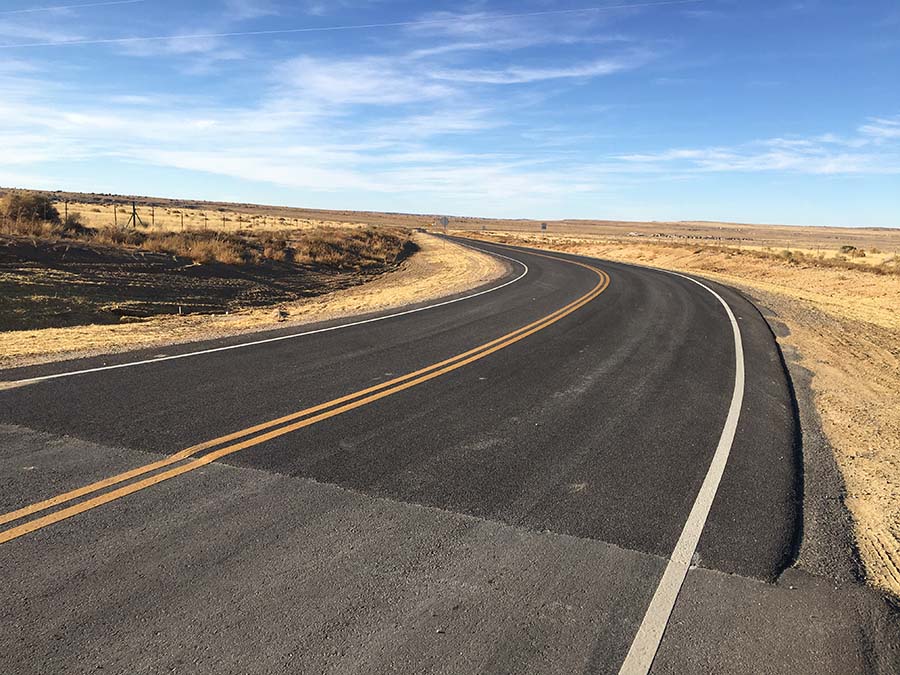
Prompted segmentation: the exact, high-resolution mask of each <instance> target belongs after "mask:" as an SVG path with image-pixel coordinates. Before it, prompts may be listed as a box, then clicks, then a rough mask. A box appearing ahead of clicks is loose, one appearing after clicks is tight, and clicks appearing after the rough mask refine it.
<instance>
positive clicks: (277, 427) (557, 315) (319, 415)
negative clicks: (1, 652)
mask: <svg viewBox="0 0 900 675" xmlns="http://www.w3.org/2000/svg"><path fill="white" fill-rule="evenodd" d="M532 255H540V256H541V257H544V258H551V259H554V260H562V259H561V258H556V257H555V256H545V255H542V254H538V253H534V254H532ZM565 262H568V263H571V264H573V265H578V266H580V267H585V268H587V269H589V270H591V271H592V272H594V273H596V274H597V276H598V277H599V280H598V282H597V285H596V286H594V288H592V289H591V290H590V291H588V292H587V293H586V294H584V295H583V296H581V297H580V298H578V299H577V300H574V301H573V302H571V303H569V304H568V305H566V306H565V307H562V308H560V309H558V310H556V311H555V312H553V313H552V314H548V315H547V316H545V317H543V318H541V319H538V320H537V321H534V322H532V323H530V324H528V325H527V326H523V327H522V328H519V329H517V330H514V331H512V332H511V333H507V334H506V335H503V336H501V337H499V338H497V339H495V340H491V341H490V342H487V343H485V344H483V345H480V346H478V347H475V348H474V349H470V350H468V351H466V352H463V353H462V354H457V355H456V356H453V357H451V358H449V359H445V360H443V361H440V362H439V363H435V364H432V365H430V366H427V367H426V368H422V369H420V370H417V371H415V372H412V373H408V374H406V375H402V376H401V377H397V378H394V379H392V380H388V381H386V382H382V383H381V384H378V385H375V386H372V387H368V388H366V389H362V390H360V391H357V392H354V393H352V394H348V395H346V396H341V397H340V398H336V399H333V400H331V401H327V402H325V403H320V404H319V405H315V406H312V407H311V408H306V409H304V410H299V411H297V412H295V413H291V414H290V415H285V416H284V417H279V418H278V419H273V420H269V421H268V422H263V423H262V424H257V425H255V426H252V427H247V428H246V429H241V430H240V431H235V432H234V433H231V434H227V435H225V436H220V437H218V438H213V439H212V440H209V441H205V442H203V443H199V444H197V445H192V446H191V447H189V448H185V449H184V450H181V451H180V452H177V453H175V454H174V455H171V456H169V457H167V458H165V459H162V460H159V461H157V462H152V463H150V464H146V465H144V466H139V467H137V468H135V469H131V470H129V471H125V472H124V473H120V474H117V475H115V476H110V477H109V478H104V479H103V480H100V481H97V482H94V483H91V484H89V485H85V486H84V487H80V488H77V489H75V490H71V491H69V492H65V493H63V494H60V495H57V496H55V497H51V498H50V499H45V500H43V501H40V502H36V503H34V504H30V505H28V506H24V507H22V508H20V509H17V510H15V511H10V512H9V513H5V514H2V515H0V525H5V524H7V523H11V522H13V521H16V520H20V519H22V518H26V517H28V516H33V515H35V514H38V513H41V512H43V511H47V510H49V509H53V508H55V507H58V506H62V505H64V504H67V503H69V502H72V501H75V500H78V499H81V498H82V497H87V496H88V495H92V494H93V493H96V492H100V491H102V490H105V489H107V488H112V487H113V486H116V485H119V484H121V483H127V484H126V485H123V486H122V487H118V488H115V489H113V490H109V491H108V492H102V493H101V494H98V495H96V496H93V497H90V498H89V499H84V500H83V501H78V502H76V503H74V504H71V505H69V506H66V507H65V508H61V509H59V510H56V511H51V512H50V513H47V514H46V515H42V516H39V517H37V518H33V519H32V520H28V521H26V522H24V523H22V524H20V525H15V526H12V527H9V528H7V529H5V530H2V531H0V544H3V543H5V542H8V541H11V540H12V539H16V538H18V537H21V536H24V535H26V534H29V533H31V532H34V531H35V530H40V529H41V528H44V527H47V526H48V525H52V524H53V523H58V522H59V521H61V520H66V519H67V518H71V517H73V516H76V515H78V514H79V513H83V512H85V511H89V510H91V509H95V508H97V507H98V506H102V505H103V504H106V503H108V502H111V501H114V500H116V499H121V498H122V497H125V496H127V495H130V494H132V493H134V492H138V491H140V490H144V489H146V488H148V487H150V486H152V485H156V484H157V483H161V482H163V481H165V480H169V479H170V478H175V477H176V476H180V475H182V474H184V473H188V472H189V471H194V470H195V469H199V468H200V467H203V466H206V465H207V464H210V463H212V462H214V461H216V460H217V459H221V458H222V457H226V456H228V455H231V454H234V453H236V452H239V451H241V450H244V449H246V448H249V447H252V446H255V445H259V444H260V443H265V442H266V441H269V440H271V439H273V438H278V437H279V436H284V435H285V434H289V433H292V432H294V431H297V430H298V429H302V428H304V427H308V426H311V425H313V424H316V423H317V422H321V421H322V420H326V419H329V418H331V417H335V416H337V415H340V414H342V413H345V412H348V411H350V410H354V409H355V408H360V407H362V406H364V405H368V404H369V403H373V402H375V401H377V400H379V399H382V398H385V397H387V396H392V395H393V394H396V393H399V392H401V391H404V390H406V389H409V388H411V387H415V386H416V385H419V384H422V383H423V382H427V381H428V380H432V379H434V378H436V377H440V376H441V375H444V374H446V373H449V372H451V371H454V370H456V369H458V368H462V367H463V366H465V365H467V364H469V363H472V362H473V361H477V360H479V359H483V358H484V357H486V356H488V355H490V354H493V353H494V352H497V351H500V350H501V349H505V348H506V347H509V346H510V345H512V344H515V343H516V342H518V341H519V340H524V339H525V338H526V337H528V336H529V335H533V334H534V333H537V332H538V331H540V330H543V329H544V328H547V327H548V326H551V325H552V324H554V323H556V322H557V321H559V320H560V319H562V318H563V317H566V316H568V315H569V314H571V313H572V312H575V311H576V310H578V309H579V308H581V307H583V306H584V305H586V304H587V303H589V302H590V301H591V300H593V299H594V298H596V297H597V296H598V295H600V294H601V293H602V292H603V291H604V290H606V288H607V286H609V276H608V275H607V274H606V273H605V272H603V271H602V270H599V269H597V268H596V267H592V266H591V265H586V264H584V263H580V262H575V261H572V260H566V261H565ZM235 441H237V442H235ZM207 450H209V452H207V453H206V454H203V455H200V456H197V455H198V453H202V452H204V451H207ZM188 460H190V461H188ZM167 467H171V468H167ZM161 469H166V470H165V471H160V470H161ZM154 472H158V473H154ZM146 474H152V475H149V476H146ZM141 476H146V477H145V478H142V479H141V480H137V481H134V482H128V481H131V480H132V479H135V478H139V477H141Z"/></svg>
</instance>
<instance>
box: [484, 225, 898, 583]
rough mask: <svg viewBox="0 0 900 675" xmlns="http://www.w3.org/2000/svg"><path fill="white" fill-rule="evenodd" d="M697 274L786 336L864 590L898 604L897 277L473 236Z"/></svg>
mask: <svg viewBox="0 0 900 675" xmlns="http://www.w3.org/2000/svg"><path fill="white" fill-rule="evenodd" d="M475 236H479V237H484V238H488V239H491V240H495V241H502V242H508V243H514V244H521V245H526V246H532V247H536V248H546V249H550V250H561V251H567V252H571V253H579V254H583V255H589V256H593V257H597V258H605V259H609V260H619V261H623V262H633V263H638V264H643V265H650V266H654V267H662V268H666V269H673V270H677V271H682V272H688V273H693V274H699V275H702V276H705V277H709V278H711V279H714V280H717V281H721V282H723V283H727V284H729V285H731V286H734V287H736V288H739V289H741V290H743V291H745V292H747V293H748V294H750V295H751V296H752V297H754V298H755V299H757V301H758V302H760V304H763V305H765V306H766V307H768V308H770V309H771V310H773V311H774V312H775V313H776V314H777V315H778V317H779V319H780V320H781V321H783V322H784V323H785V324H786V325H787V327H788V328H789V329H790V335H789V336H788V337H786V338H780V339H779V341H780V342H781V343H782V344H783V345H784V346H787V347H791V348H793V349H794V350H796V351H797V352H799V353H800V354H801V356H802V365H804V366H805V367H806V368H808V369H809V370H810V371H812V373H813V380H812V386H813V395H814V401H815V405H816V408H817V411H818V413H819V416H820V418H821V420H822V428H823V431H824V432H825V434H826V436H827V437H828V439H829V441H830V443H831V445H832V447H833V448H834V452H835V459H836V460H837V464H838V467H839V468H840V470H841V473H842V476H843V478H844V482H845V485H846V490H847V496H846V503H847V506H848V508H849V510H850V512H851V514H852V515H853V518H854V524H855V536H856V541H857V544H858V549H859V552H860V557H861V559H862V562H863V565H864V567H865V571H866V575H867V577H868V580H869V581H870V583H872V584H873V585H874V586H876V587H878V588H880V589H882V590H884V591H887V592H889V593H891V594H893V595H894V596H897V597H900V275H898V274H896V273H895V268H891V269H890V273H885V272H886V270H875V269H871V268H867V267H865V266H862V265H859V264H854V262H853V261H850V260H844V261H841V260H835V261H831V262H823V261H821V260H818V257H817V256H802V257H801V256H796V255H792V256H785V255H781V254H779V253H777V252H774V251H765V250H764V247H762V249H763V250H760V249H751V250H746V249H744V250H741V251H738V250H736V249H735V248H728V247H722V246H708V245H703V244H693V245H691V246H685V245H681V244H678V243H675V242H655V243H654V242H646V241H644V242H635V241H621V240H620V241H608V240H607V241H603V240H600V239H598V238H578V237H555V236H547V237H541V236H540V235H537V236H535V235H525V234H521V233H485V234H484V235H475Z"/></svg>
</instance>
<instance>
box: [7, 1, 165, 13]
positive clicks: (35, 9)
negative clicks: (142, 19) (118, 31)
mask: <svg viewBox="0 0 900 675" xmlns="http://www.w3.org/2000/svg"><path fill="white" fill-rule="evenodd" d="M146 1H147V0H108V1H107V2H87V3H84V4H81V5H55V6H53V7H30V8H28V9H3V10H0V14H31V13H32V12H52V11H54V10H57V9H81V8H82V7H109V6H110V5H135V4H137V3H139V2H146Z"/></svg>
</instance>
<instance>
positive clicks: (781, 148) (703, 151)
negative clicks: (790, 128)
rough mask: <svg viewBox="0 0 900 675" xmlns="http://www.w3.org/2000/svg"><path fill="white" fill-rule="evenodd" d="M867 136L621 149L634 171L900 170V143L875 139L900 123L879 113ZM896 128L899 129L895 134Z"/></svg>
mask: <svg viewBox="0 0 900 675" xmlns="http://www.w3.org/2000/svg"><path fill="white" fill-rule="evenodd" d="M860 131H861V133H862V134H864V136H858V137H851V138H843V137H840V136H838V135H835V134H824V135H819V136H815V137H810V138H769V139H765V140H760V141H754V142H751V143H745V144H741V145H736V146H715V147H705V148H675V149H669V150H664V151H660V152H651V153H633V154H625V155H618V156H616V157H614V160H616V161H621V162H623V163H624V164H625V166H624V167H623V169H625V170H630V171H647V172H665V173H678V172H687V173H696V172H735V171H739V172H754V173H755V172H788V173H803V174H812V175H853V174H888V175H890V174H900V146H898V145H894V144H891V145H890V146H888V145H885V144H882V143H875V142H873V141H872V140H871V138H866V137H865V136H869V137H874V138H877V139H879V140H885V139H898V138H900V124H898V125H897V126H894V123H893V121H892V120H884V119H875V120H873V123H871V124H867V125H864V126H862V127H860ZM894 131H896V132H897V133H896V134H895V135H892V134H893V132H894Z"/></svg>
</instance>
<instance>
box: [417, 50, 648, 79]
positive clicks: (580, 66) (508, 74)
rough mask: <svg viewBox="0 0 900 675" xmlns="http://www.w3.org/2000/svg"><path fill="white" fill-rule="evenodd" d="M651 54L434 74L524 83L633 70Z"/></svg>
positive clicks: (451, 70) (456, 70)
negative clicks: (573, 62) (571, 62)
mask: <svg viewBox="0 0 900 675" xmlns="http://www.w3.org/2000/svg"><path fill="white" fill-rule="evenodd" d="M648 59H649V56H648V55H635V56H631V57H618V58H610V59H597V60H594V61H590V62H586V63H576V64H569V65H565V66H558V67H540V68H539V67H527V66H510V67H508V68H504V69H501V70H488V69H447V70H437V71H434V72H433V73H432V75H433V76H434V77H436V78H438V79H442V80H451V81H455V82H473V83H480V84H523V83H529V82H541V81H544V80H560V79H589V78H593V77H601V76H604V75H612V74H613V73H619V72H622V71H624V70H632V69H634V68H637V67H639V66H641V65H643V64H645V63H646V62H647V60H648Z"/></svg>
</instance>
